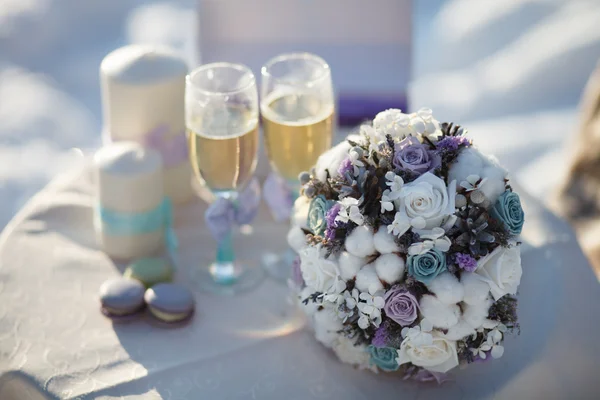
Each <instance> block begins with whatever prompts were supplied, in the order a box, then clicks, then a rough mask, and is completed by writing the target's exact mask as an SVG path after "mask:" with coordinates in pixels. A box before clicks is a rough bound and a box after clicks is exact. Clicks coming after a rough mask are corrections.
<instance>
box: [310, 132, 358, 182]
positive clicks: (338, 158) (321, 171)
mask: <svg viewBox="0 0 600 400" xmlns="http://www.w3.org/2000/svg"><path fill="white" fill-rule="evenodd" d="M347 139H349V140H353V141H354V142H357V143H361V142H363V140H364V138H363V137H362V136H357V135H351V136H348V138H347ZM351 147H352V146H351V145H350V143H348V140H344V141H343V142H341V143H340V144H338V145H337V146H334V147H332V148H331V149H329V150H328V151H326V152H325V153H323V154H321V156H320V157H319V159H318V160H317V165H316V166H315V175H316V178H317V179H318V180H320V181H323V182H324V181H325V179H327V171H329V176H331V177H332V178H335V177H337V176H338V175H339V173H338V172H337V170H338V168H339V167H340V164H341V163H342V161H344V160H345V159H346V157H348V150H350V148H351Z"/></svg>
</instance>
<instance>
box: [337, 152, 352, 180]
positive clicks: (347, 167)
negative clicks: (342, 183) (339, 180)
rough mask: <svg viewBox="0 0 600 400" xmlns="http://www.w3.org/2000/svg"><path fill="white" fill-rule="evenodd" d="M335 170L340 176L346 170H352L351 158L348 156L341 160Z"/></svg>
mask: <svg viewBox="0 0 600 400" xmlns="http://www.w3.org/2000/svg"><path fill="white" fill-rule="evenodd" d="M337 172H338V174H340V175H341V176H346V173H347V172H354V165H352V160H351V159H350V157H348V158H346V159H345V160H344V161H342V163H341V164H340V166H339V168H338V170H337Z"/></svg>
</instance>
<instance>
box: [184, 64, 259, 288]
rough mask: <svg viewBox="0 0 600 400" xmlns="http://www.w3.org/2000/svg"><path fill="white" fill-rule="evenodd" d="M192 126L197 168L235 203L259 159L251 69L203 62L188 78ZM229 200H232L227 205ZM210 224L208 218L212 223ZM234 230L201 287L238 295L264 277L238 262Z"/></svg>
mask: <svg viewBox="0 0 600 400" xmlns="http://www.w3.org/2000/svg"><path fill="white" fill-rule="evenodd" d="M185 100H186V102H185V104H186V128H187V136H188V146H189V156H190V163H191V165H192V169H193V171H194V175H195V177H196V178H197V179H198V181H199V183H200V184H201V185H202V186H204V187H206V188H208V189H209V190H210V191H211V192H212V193H213V194H214V196H215V197H216V198H217V199H218V198H219V197H221V198H223V199H225V200H227V201H229V202H231V203H230V204H231V205H232V207H234V208H233V209H236V208H235V207H237V206H238V204H237V203H236V201H237V199H238V197H239V194H240V192H242V191H243V190H244V188H245V187H246V185H248V183H249V182H250V181H251V179H252V178H253V175H254V171H255V169H256V163H257V159H258V145H259V134H258V93H257V89H256V80H255V78H254V75H253V74H252V71H250V69H248V68H247V67H245V66H243V65H239V64H231V63H213V64H206V65H203V66H201V67H199V68H197V69H195V70H194V71H192V72H191V73H190V74H189V75H188V76H187V77H186V92H185ZM226 204H229V203H226ZM207 222H208V221H207ZM231 231H232V230H231V229H230V230H229V232H228V233H227V234H225V235H224V237H223V238H222V239H221V240H219V241H218V244H217V254H216V259H215V261H214V262H213V263H212V264H211V265H210V266H209V267H208V270H206V269H200V270H195V272H196V273H198V274H200V277H199V279H198V281H199V283H200V285H201V286H203V287H204V288H206V289H209V290H211V291H215V292H219V293H228V294H234V293H237V292H239V291H242V290H247V289H248V288H250V287H253V286H254V285H255V284H257V283H258V282H259V281H260V275H261V274H260V271H261V270H260V268H247V266H246V265H244V263H241V262H239V260H236V257H235V253H234V250H233V243H232V235H231Z"/></svg>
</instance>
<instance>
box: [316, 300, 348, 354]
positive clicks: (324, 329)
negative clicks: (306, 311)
mask: <svg viewBox="0 0 600 400" xmlns="http://www.w3.org/2000/svg"><path fill="white" fill-rule="evenodd" d="M313 328H314V330H315V337H316V338H317V340H318V341H319V342H321V343H323V344H324V345H325V346H327V347H331V346H332V344H333V343H334V341H335V340H336V338H337V337H338V336H339V333H338V331H340V330H341V329H342V328H343V325H342V321H340V319H339V318H338V317H337V316H336V315H335V314H334V313H333V312H332V311H331V310H330V309H327V308H325V309H322V310H319V311H317V312H315V314H314V315H313Z"/></svg>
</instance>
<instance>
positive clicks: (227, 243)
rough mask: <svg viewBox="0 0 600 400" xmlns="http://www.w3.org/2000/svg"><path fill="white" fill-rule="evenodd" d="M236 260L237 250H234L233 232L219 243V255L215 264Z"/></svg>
mask: <svg viewBox="0 0 600 400" xmlns="http://www.w3.org/2000/svg"><path fill="white" fill-rule="evenodd" d="M234 261H235V251H234V250H233V235H232V233H231V232H229V233H228V234H227V236H225V238H224V239H223V240H221V241H220V242H219V243H218V244H217V257H216V260H215V264H217V265H218V264H228V263H232V262H234Z"/></svg>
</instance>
